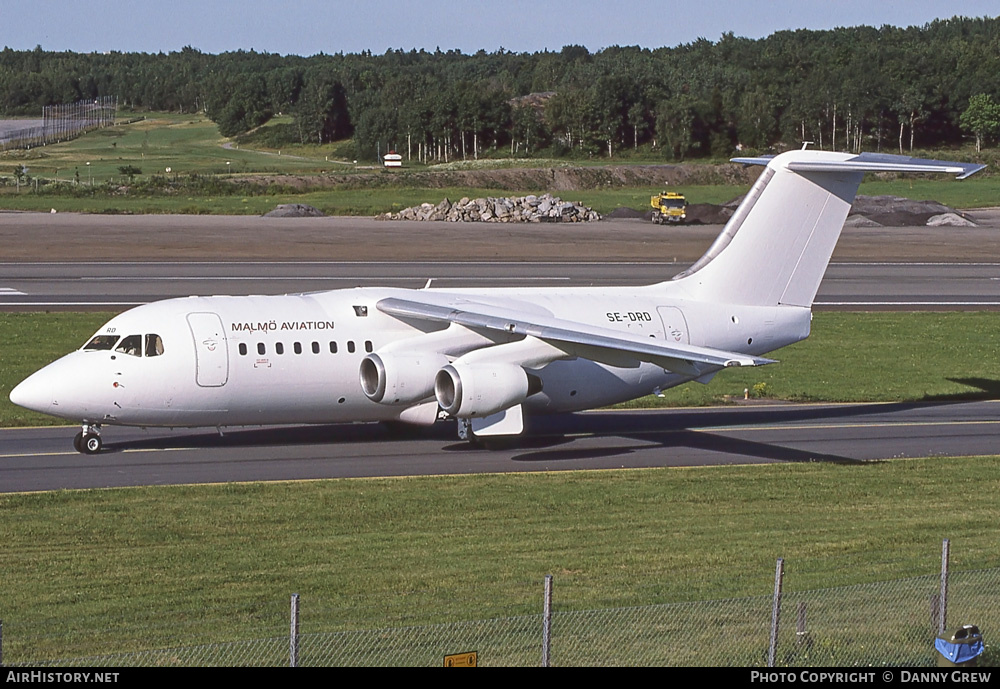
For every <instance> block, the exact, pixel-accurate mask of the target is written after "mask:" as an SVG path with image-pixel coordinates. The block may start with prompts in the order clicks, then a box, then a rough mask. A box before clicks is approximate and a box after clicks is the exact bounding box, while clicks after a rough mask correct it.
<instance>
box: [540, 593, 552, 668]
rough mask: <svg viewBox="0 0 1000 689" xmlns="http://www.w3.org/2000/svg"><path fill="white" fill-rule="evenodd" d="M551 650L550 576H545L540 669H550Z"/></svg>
mask: <svg viewBox="0 0 1000 689" xmlns="http://www.w3.org/2000/svg"><path fill="white" fill-rule="evenodd" d="M551 650H552V575H551V574H546V575H545V602H544V604H543V605H542V667H550V665H549V653H550V652H551Z"/></svg>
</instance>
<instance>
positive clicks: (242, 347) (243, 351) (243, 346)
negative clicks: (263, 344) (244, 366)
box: [240, 342, 247, 356]
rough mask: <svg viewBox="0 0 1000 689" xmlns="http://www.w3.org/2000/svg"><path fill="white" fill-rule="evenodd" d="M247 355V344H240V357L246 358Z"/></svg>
mask: <svg viewBox="0 0 1000 689" xmlns="http://www.w3.org/2000/svg"><path fill="white" fill-rule="evenodd" d="M246 355H247V343H246V342H240V356H246Z"/></svg>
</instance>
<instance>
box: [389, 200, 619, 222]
mask: <svg viewBox="0 0 1000 689" xmlns="http://www.w3.org/2000/svg"><path fill="white" fill-rule="evenodd" d="M376 218H377V219H379V220H440V221H445V222H589V221H593V220H600V219H601V216H600V214H598V213H597V212H596V211H594V210H591V209H590V208H587V207H586V206H581V205H580V204H578V203H570V202H568V201H563V200H562V199H560V198H558V197H555V196H552V195H551V194H544V195H542V196H535V195H529V196H520V197H516V198H511V197H503V198H480V199H469V198H467V197H463V198H462V199H461V200H460V201H459V202H458V203H452V202H451V201H449V200H448V199H444V200H442V201H441V203H439V204H437V205H436V206H435V205H433V204H430V203H424V204H421V205H419V206H414V207H412V208H405V209H403V210H401V211H399V212H398V213H384V214H382V215H379V216H376Z"/></svg>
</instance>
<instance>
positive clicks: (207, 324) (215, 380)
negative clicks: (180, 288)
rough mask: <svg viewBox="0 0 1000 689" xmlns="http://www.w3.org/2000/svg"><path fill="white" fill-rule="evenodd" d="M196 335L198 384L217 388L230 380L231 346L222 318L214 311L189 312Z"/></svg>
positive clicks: (193, 334)
mask: <svg viewBox="0 0 1000 689" xmlns="http://www.w3.org/2000/svg"><path fill="white" fill-rule="evenodd" d="M187 321H188V326H190V328H191V335H192V337H194V353H195V368H196V370H197V374H196V378H197V381H198V385H200V386H201V387H203V388H217V387H221V386H223V385H225V384H226V381H227V380H229V346H228V343H227V342H226V331H225V329H224V328H223V326H222V319H221V318H219V316H218V314H214V313H189V314H188V317H187Z"/></svg>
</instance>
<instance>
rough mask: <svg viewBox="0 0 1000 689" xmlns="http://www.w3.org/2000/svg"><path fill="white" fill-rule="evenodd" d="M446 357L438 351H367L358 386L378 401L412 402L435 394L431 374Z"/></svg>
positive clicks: (433, 373)
mask: <svg viewBox="0 0 1000 689" xmlns="http://www.w3.org/2000/svg"><path fill="white" fill-rule="evenodd" d="M447 363H448V358H447V357H446V356H445V355H444V354H441V353H439V352H418V353H414V354H402V353H399V354H377V353H376V354H369V355H368V356H366V357H365V358H364V359H362V360H361V368H360V374H361V389H362V390H364V393H365V395H367V396H368V399H370V400H372V401H373V402H380V403H381V404H413V403H415V402H419V401H420V400H423V399H427V398H428V397H430V396H431V395H432V394H433V393H434V376H435V374H436V373H437V372H438V371H439V370H440V369H441V367H442V366H444V365H446V364H447Z"/></svg>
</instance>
